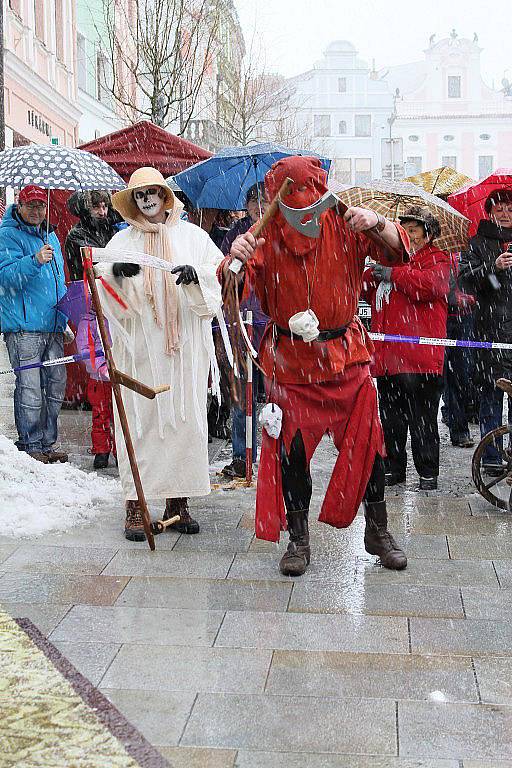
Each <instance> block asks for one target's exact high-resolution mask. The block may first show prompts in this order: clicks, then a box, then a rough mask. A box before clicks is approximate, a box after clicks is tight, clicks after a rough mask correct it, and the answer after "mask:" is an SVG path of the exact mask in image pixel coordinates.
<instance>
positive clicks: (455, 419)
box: [444, 315, 474, 442]
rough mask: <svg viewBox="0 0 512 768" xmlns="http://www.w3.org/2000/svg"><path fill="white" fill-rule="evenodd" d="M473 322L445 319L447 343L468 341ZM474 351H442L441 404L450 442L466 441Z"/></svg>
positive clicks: (465, 349) (469, 318) (467, 317)
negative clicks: (442, 385) (445, 416)
mask: <svg viewBox="0 0 512 768" xmlns="http://www.w3.org/2000/svg"><path fill="white" fill-rule="evenodd" d="M472 328H473V318H472V317H471V315H466V316H465V317H460V318H457V317H449V318H448V323H447V327H446V332H447V333H446V335H447V336H448V338H449V339H471V338H472ZM473 353H474V350H472V349H468V348H467V347H446V351H445V363H444V376H445V388H444V402H445V406H446V409H447V411H448V414H447V415H448V426H449V429H450V438H451V440H452V442H458V441H459V440H464V439H468V438H469V436H470V435H469V425H468V419H467V416H466V405H467V402H468V399H469V394H470V389H471V378H472V368H473Z"/></svg>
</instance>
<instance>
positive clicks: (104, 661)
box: [53, 642, 121, 686]
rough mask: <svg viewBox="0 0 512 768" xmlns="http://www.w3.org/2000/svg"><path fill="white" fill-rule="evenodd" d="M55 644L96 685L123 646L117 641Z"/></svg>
mask: <svg viewBox="0 0 512 768" xmlns="http://www.w3.org/2000/svg"><path fill="white" fill-rule="evenodd" d="M53 645H55V647H56V648H57V649H58V650H59V651H60V652H61V653H62V654H63V656H65V658H66V659H67V660H68V661H70V662H71V664H73V666H74V667H76V669H77V670H78V671H79V672H80V673H81V674H82V675H83V676H84V677H86V678H87V679H88V680H90V682H91V683H92V684H93V685H96V686H97V685H99V682H100V680H101V678H102V677H103V675H104V674H105V672H106V671H107V669H108V667H109V666H110V664H111V663H112V661H113V659H114V658H115V656H116V655H117V653H118V652H119V649H120V648H121V646H120V645H119V644H115V643H73V642H54V643H53Z"/></svg>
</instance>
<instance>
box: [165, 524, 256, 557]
mask: <svg viewBox="0 0 512 768" xmlns="http://www.w3.org/2000/svg"><path fill="white" fill-rule="evenodd" d="M253 538H254V533H252V532H251V531H246V530H244V529H243V528H234V529H233V530H230V529H218V530H216V531H205V530H204V527H203V528H202V529H201V531H200V533H199V535H198V536H181V537H180V540H179V541H178V542H177V544H176V546H175V547H174V551H175V552H183V551H187V552H204V551H212V552H231V553H232V554H233V555H234V554H235V552H247V550H248V549H249V545H250V543H251V541H252V540H253Z"/></svg>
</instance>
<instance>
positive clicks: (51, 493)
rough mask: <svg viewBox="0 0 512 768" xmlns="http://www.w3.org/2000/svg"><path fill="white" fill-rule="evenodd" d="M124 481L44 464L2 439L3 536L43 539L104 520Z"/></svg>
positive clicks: (0, 524)
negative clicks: (50, 533) (43, 535)
mask: <svg viewBox="0 0 512 768" xmlns="http://www.w3.org/2000/svg"><path fill="white" fill-rule="evenodd" d="M120 490H121V486H120V483H119V480H117V479H115V478H111V477H100V476H99V475H97V474H96V473H94V472H92V473H86V472H83V471H82V470H81V469H78V467H74V466H73V465H72V464H42V463H41V462H39V461H35V460H34V459H32V458H30V456H28V455H27V454H26V453H23V452H22V451H18V449H17V448H16V446H15V445H14V443H13V442H12V440H9V439H8V438H7V437H4V436H3V435H0V500H1V501H0V534H1V535H2V536H11V537H16V538H19V537H24V536H25V537H26V536H40V535H42V534H44V533H49V532H50V531H52V532H57V531H67V530H69V529H70V528H73V527H75V526H77V525H81V524H84V523H86V522H89V521H91V520H94V519H95V518H97V517H99V516H100V514H101V512H102V511H103V508H104V506H105V504H106V503H108V502H109V501H110V500H111V498H112V496H114V497H115V496H116V495H118V494H119V493H120Z"/></svg>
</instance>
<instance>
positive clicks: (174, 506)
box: [163, 498, 199, 533]
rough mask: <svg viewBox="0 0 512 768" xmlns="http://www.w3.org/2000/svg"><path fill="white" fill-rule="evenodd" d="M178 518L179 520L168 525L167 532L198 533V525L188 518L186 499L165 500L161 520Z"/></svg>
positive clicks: (195, 521)
mask: <svg viewBox="0 0 512 768" xmlns="http://www.w3.org/2000/svg"><path fill="white" fill-rule="evenodd" d="M176 515H179V516H180V519H179V520H178V521H177V522H176V523H173V524H172V525H169V526H168V528H166V530H167V531H177V532H178V533H199V523H198V522H197V520H193V519H192V518H191V517H190V513H189V511H188V499H186V498H184V499H166V500H165V512H164V516H163V520H170V519H171V517H176Z"/></svg>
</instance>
